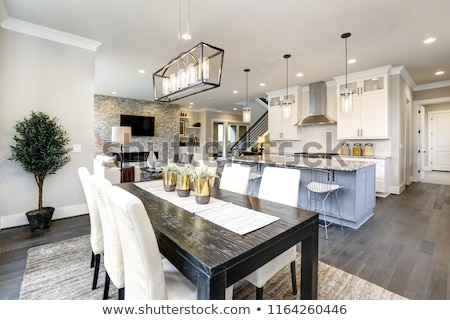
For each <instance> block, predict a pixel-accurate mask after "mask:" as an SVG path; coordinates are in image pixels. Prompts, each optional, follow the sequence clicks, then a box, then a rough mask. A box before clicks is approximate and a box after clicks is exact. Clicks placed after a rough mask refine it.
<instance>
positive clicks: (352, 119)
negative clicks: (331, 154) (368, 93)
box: [337, 95, 361, 140]
mask: <svg viewBox="0 0 450 320" xmlns="http://www.w3.org/2000/svg"><path fill="white" fill-rule="evenodd" d="M360 107H361V106H360V97H359V96H357V95H355V96H353V111H352V112H341V109H340V108H339V110H338V113H337V138H338V139H339V140H340V139H354V138H359V137H358V133H359V129H360V123H361V119H360V114H361V108H360Z"/></svg>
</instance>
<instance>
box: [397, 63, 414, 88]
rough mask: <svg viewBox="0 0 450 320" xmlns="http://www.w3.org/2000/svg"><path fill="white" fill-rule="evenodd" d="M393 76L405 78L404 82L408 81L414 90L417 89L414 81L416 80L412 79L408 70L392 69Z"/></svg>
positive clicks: (401, 68)
mask: <svg viewBox="0 0 450 320" xmlns="http://www.w3.org/2000/svg"><path fill="white" fill-rule="evenodd" d="M391 74H399V75H400V76H401V77H402V78H403V80H405V81H406V83H407V84H408V86H409V87H410V88H411V89H412V90H414V88H415V87H416V82H415V81H414V79H413V78H412V77H411V75H410V74H409V72H408V70H406V68H405V67H404V66H400V67H394V68H392V69H391Z"/></svg>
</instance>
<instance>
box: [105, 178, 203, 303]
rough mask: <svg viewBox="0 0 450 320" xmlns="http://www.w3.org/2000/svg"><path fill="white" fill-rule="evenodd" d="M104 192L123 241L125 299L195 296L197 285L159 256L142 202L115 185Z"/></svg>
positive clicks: (191, 297)
mask: <svg viewBox="0 0 450 320" xmlns="http://www.w3.org/2000/svg"><path fill="white" fill-rule="evenodd" d="M107 195H108V198H109V201H110V203H111V207H112V209H113V212H114V215H115V217H116V221H117V227H118V230H119V236H120V240H121V243H122V253H123V262H124V271H125V288H126V289H125V299H126V300H141V299H145V300H154V299H156V300H166V299H189V300H193V299H196V298H197V288H196V287H195V286H194V285H193V284H192V283H191V282H190V281H189V280H188V279H187V278H186V277H184V276H183V274H181V273H180V272H179V271H178V270H177V269H176V268H175V267H174V266H173V265H172V264H171V263H170V262H169V261H168V260H167V259H161V256H160V252H159V248H158V242H157V240H156V236H155V233H154V230H153V227H152V225H151V222H150V219H149V217H148V215H147V211H146V210H145V207H144V205H143V203H142V201H141V200H140V199H139V198H137V197H136V196H134V195H132V194H131V193H129V192H128V191H126V190H123V189H121V188H120V187H116V186H112V187H110V188H108V190H107Z"/></svg>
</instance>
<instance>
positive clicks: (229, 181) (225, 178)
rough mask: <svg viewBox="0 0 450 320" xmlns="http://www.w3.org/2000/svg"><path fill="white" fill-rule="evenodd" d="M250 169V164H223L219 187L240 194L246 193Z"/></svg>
mask: <svg viewBox="0 0 450 320" xmlns="http://www.w3.org/2000/svg"><path fill="white" fill-rule="evenodd" d="M250 170H251V167H250V166H244V165H240V164H237V163H232V164H225V166H224V167H223V171H222V176H221V178H220V185H219V188H220V189H224V190H228V191H233V192H237V193H240V194H248V183H249V182H248V181H249V179H250Z"/></svg>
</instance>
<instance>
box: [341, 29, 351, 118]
mask: <svg viewBox="0 0 450 320" xmlns="http://www.w3.org/2000/svg"><path fill="white" fill-rule="evenodd" d="M351 35H352V34H351V33H349V32H347V33H343V34H342V35H341V38H342V39H345V89H344V90H341V112H344V113H348V112H352V111H353V106H352V104H353V101H352V100H353V97H352V95H353V91H352V90H351V89H349V88H348V87H347V65H348V61H347V38H350V36H351Z"/></svg>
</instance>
